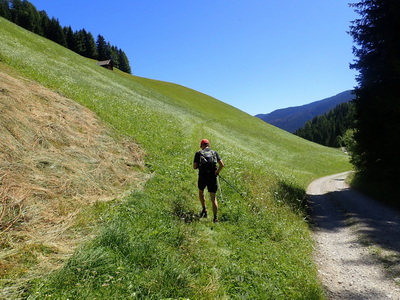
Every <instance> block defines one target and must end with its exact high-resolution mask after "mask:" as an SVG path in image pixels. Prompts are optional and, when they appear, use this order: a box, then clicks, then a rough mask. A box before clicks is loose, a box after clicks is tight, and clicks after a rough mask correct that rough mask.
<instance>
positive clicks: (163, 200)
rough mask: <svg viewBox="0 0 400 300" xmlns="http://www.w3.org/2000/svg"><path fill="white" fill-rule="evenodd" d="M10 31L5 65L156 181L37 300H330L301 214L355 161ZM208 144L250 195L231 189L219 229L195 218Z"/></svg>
mask: <svg viewBox="0 0 400 300" xmlns="http://www.w3.org/2000/svg"><path fill="white" fill-rule="evenodd" d="M0 28H1V30H0V65H1V64H6V65H8V66H10V67H12V68H15V69H16V70H17V71H18V72H19V73H20V74H21V75H22V76H24V77H27V78H30V79H33V80H36V81H37V82H39V83H41V84H43V85H44V86H47V87H49V88H51V89H54V90H56V91H58V92H59V93H61V94H63V95H65V96H66V97H69V98H71V99H73V100H75V101H77V102H79V103H81V104H83V105H85V106H87V107H88V108H90V109H91V110H93V111H94V112H96V113H97V114H98V115H99V116H100V118H101V119H103V120H104V121H105V122H107V123H108V124H110V126H112V127H113V128H115V130H116V131H118V132H119V133H121V134H123V135H126V136H130V137H132V138H133V139H135V140H136V141H137V142H138V143H139V144H140V145H141V147H142V148H143V149H144V150H145V151H146V153H147V155H146V165H147V167H148V171H150V172H152V173H153V176H152V177H151V179H150V180H149V181H148V182H147V184H146V185H145V187H144V189H143V190H141V191H136V192H133V193H132V194H130V195H129V196H127V197H126V199H124V200H123V201H122V202H121V203H120V205H119V206H118V207H116V208H115V207H114V208H113V210H112V213H111V216H110V212H108V216H107V221H106V222H105V224H103V227H102V229H101V230H100V233H99V235H98V236H97V237H96V238H94V239H93V240H92V241H91V242H89V243H87V244H85V245H81V246H80V247H79V249H78V250H77V251H76V253H75V254H74V255H73V256H72V257H71V258H70V259H69V261H68V262H67V263H66V265H65V266H64V267H63V268H62V269H60V270H59V271H57V272H54V273H53V274H49V275H48V276H46V277H44V278H38V279H37V280H36V281H33V282H31V283H30V286H29V287H27V290H26V292H25V296H28V295H30V299H44V298H46V299H47V298H50V299H52V298H53V299H67V298H69V299H187V298H188V299H323V292H322V289H321V287H320V284H319V282H318V280H317V275H316V269H315V265H314V264H313V262H312V250H313V244H312V239H311V237H310V233H309V228H308V225H307V223H306V221H305V220H304V214H303V212H302V210H301V208H302V204H303V200H304V189H305V187H306V186H307V184H308V183H310V181H311V180H312V179H314V178H317V177H321V176H324V175H328V174H333V173H338V172H342V171H346V170H349V169H351V166H350V164H349V163H348V158H347V157H346V156H345V155H344V154H343V153H341V152H340V151H339V150H336V149H329V148H325V147H322V146H319V145H316V144H313V143H310V142H308V141H305V140H303V139H300V138H298V137H296V136H294V135H291V134H289V133H286V132H284V131H282V130H279V129H277V128H275V127H273V126H270V125H268V124H266V123H264V122H263V121H261V120H259V119H257V118H255V117H252V116H249V115H247V114H245V113H244V112H241V111H240V110H238V109H236V108H234V107H232V106H229V105H227V104H225V103H223V102H220V101H218V100H216V99H214V98H212V97H209V96H207V95H204V94H202V93H199V92H196V91H194V90H191V89H188V88H186V87H183V86H179V85H176V84H172V83H167V82H161V81H155V80H150V79H146V78H140V77H136V76H130V75H127V74H124V73H122V72H119V71H114V72H111V71H108V70H106V69H103V68H100V67H98V66H97V65H96V64H95V62H94V61H91V60H88V59H85V58H83V57H80V56H78V55H76V54H75V53H73V52H71V51H68V50H66V49H64V48H62V47H60V46H58V45H56V44H54V43H51V42H49V41H47V40H45V39H42V38H40V37H38V36H36V35H34V34H32V33H30V32H27V31H25V30H23V29H21V28H19V27H17V26H15V25H13V24H11V23H9V22H7V21H6V20H4V19H2V18H0ZM260 109H262V108H260ZM202 138H208V139H210V140H211V143H212V146H213V148H214V149H215V150H217V151H218V152H219V153H220V154H221V156H222V158H223V160H224V162H225V164H226V168H225V169H224V170H223V173H222V175H223V176H224V178H226V179H227V180H228V181H229V182H230V183H231V184H232V185H234V186H235V187H236V188H237V189H239V190H240V191H242V192H243V193H244V194H245V197H244V198H242V197H241V196H240V195H239V194H238V193H237V192H236V191H234V190H233V189H232V188H230V187H229V186H228V185H226V184H224V182H221V187H222V192H223V198H224V201H223V203H222V201H220V211H221V215H220V219H221V222H220V224H218V225H217V226H215V225H213V224H212V223H211V222H210V220H205V219H202V220H192V218H189V217H188V216H193V215H194V214H195V213H197V212H198V211H199V210H200V205H199V203H198V200H197V190H196V179H197V175H196V172H195V171H194V170H193V169H192V160H193V156H194V153H195V151H197V150H198V144H199V141H200V140H201V139H202ZM218 195H219V194H218ZM220 200H221V199H220ZM86 213H87V212H86Z"/></svg>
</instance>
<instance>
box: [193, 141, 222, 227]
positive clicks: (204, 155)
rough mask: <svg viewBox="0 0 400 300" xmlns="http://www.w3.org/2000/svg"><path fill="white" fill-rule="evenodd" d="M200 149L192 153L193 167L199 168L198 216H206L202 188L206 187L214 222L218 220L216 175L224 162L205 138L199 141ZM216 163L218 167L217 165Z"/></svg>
mask: <svg viewBox="0 0 400 300" xmlns="http://www.w3.org/2000/svg"><path fill="white" fill-rule="evenodd" d="M200 148H201V150H200V151H197V152H196V154H195V155H194V161H193V169H198V170H199V180H198V185H197V186H198V188H199V199H200V203H201V205H202V207H203V210H202V211H201V213H200V217H204V218H207V208H206V199H205V196H204V189H205V188H206V187H207V189H208V192H209V193H210V199H211V203H212V208H213V213H214V222H215V223H216V222H218V202H217V197H216V193H217V189H218V184H217V176H218V174H219V172H220V171H221V170H222V168H223V167H224V162H223V161H222V160H221V157H220V156H219V154H218V153H217V151H214V150H211V148H210V142H209V141H208V140H207V139H203V140H201V142H200ZM217 165H218V167H217Z"/></svg>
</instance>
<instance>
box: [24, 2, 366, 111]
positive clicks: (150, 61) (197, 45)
mask: <svg viewBox="0 0 400 300" xmlns="http://www.w3.org/2000/svg"><path fill="white" fill-rule="evenodd" d="M29 1H30V2H31V3H32V4H33V5H35V6H36V8H37V9H38V10H45V11H46V12H47V14H48V15H49V17H50V18H51V17H55V18H58V19H59V21H60V24H61V25H62V26H71V27H72V29H73V30H79V29H83V28H84V29H85V30H87V31H90V32H91V33H92V34H93V36H94V37H95V39H96V38H97V35H98V34H101V35H102V36H103V37H104V38H105V39H106V41H107V42H110V43H111V44H112V45H114V46H117V47H118V48H120V49H122V50H123V51H124V52H125V53H126V55H127V56H128V59H129V61H130V65H131V68H132V72H133V74H134V75H137V76H142V77H147V78H152V79H157V80H163V81H168V82H173V83H177V84H181V85H184V86H186V87H189V88H192V89H195V90H197V91H200V92H203V93H205V94H208V95H210V96H213V97H215V98H217V99H219V100H221V101H223V102H226V103H228V104H230V105H232V106H235V107H237V108H239V109H241V110H243V111H245V112H247V113H249V114H251V115H255V114H258V113H269V112H271V111H273V110H275V109H279V108H285V107H290V106H298V105H303V104H307V103H310V102H313V101H317V100H321V99H323V98H327V97H330V96H334V95H336V94H338V93H340V92H342V91H345V90H348V89H352V88H354V87H355V86H356V82H355V76H356V72H355V71H354V70H350V69H349V64H350V63H352V62H353V59H354V55H353V54H352V46H353V41H352V38H351V37H350V36H349V34H348V33H347V31H348V30H349V26H350V22H351V21H352V20H354V19H356V18H358V15H356V14H355V13H354V11H353V9H352V8H350V7H349V6H348V3H349V2H356V1H348V0H284V1H281V0H115V1H103V0H96V1H94V0H80V1H77V0H53V1H50V0H29Z"/></svg>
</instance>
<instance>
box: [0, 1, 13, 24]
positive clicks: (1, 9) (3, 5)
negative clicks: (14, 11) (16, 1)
mask: <svg viewBox="0 0 400 300" xmlns="http://www.w3.org/2000/svg"><path fill="white" fill-rule="evenodd" d="M0 17H3V18H4V19H7V20H11V11H10V5H9V1H8V0H0Z"/></svg>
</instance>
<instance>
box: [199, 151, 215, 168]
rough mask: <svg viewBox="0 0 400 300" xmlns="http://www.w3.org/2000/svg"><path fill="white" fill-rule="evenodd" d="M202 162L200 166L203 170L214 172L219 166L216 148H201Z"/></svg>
mask: <svg viewBox="0 0 400 300" xmlns="http://www.w3.org/2000/svg"><path fill="white" fill-rule="evenodd" d="M199 153H200V164H199V168H200V169H201V170H202V171H206V172H207V171H208V172H212V171H215V170H216V168H217V155H216V153H215V151H214V150H208V151H204V150H200V151H199Z"/></svg>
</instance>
